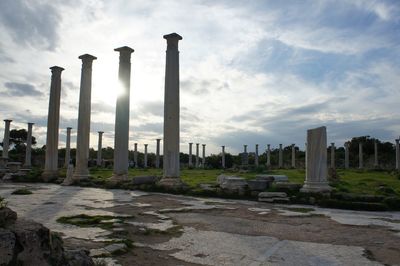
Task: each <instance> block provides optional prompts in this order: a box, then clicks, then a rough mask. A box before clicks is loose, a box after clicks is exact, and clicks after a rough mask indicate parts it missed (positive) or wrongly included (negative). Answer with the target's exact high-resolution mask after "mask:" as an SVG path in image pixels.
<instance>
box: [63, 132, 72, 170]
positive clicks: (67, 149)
mask: <svg viewBox="0 0 400 266" xmlns="http://www.w3.org/2000/svg"><path fill="white" fill-rule="evenodd" d="M71 129H72V127H67V137H66V139H65V161H64V167H65V168H68V165H69V164H70V163H71Z"/></svg>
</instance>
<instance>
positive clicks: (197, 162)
mask: <svg viewBox="0 0 400 266" xmlns="http://www.w3.org/2000/svg"><path fill="white" fill-rule="evenodd" d="M199 145H200V143H196V168H199Z"/></svg>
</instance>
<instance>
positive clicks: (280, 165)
mask: <svg viewBox="0 0 400 266" xmlns="http://www.w3.org/2000/svg"><path fill="white" fill-rule="evenodd" d="M278 155H279V156H278V157H279V158H278V159H279V162H278V167H279V168H282V167H283V150H282V144H279V154H278Z"/></svg>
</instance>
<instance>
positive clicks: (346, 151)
mask: <svg viewBox="0 0 400 266" xmlns="http://www.w3.org/2000/svg"><path fill="white" fill-rule="evenodd" d="M349 145H350V144H349V142H345V143H344V168H345V169H349V167H350V160H349Z"/></svg>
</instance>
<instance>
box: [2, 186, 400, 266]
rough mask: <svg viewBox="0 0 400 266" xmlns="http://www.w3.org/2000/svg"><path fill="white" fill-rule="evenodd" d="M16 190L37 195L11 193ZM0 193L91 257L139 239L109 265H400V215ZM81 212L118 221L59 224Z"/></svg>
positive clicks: (107, 195)
mask: <svg viewBox="0 0 400 266" xmlns="http://www.w3.org/2000/svg"><path fill="white" fill-rule="evenodd" d="M17 188H28V189H30V190H31V191H32V192H33V194H30V195H12V194H11V193H12V192H13V191H14V190H15V189H17ZM0 196H2V197H5V198H6V200H7V201H8V206H9V207H11V208H12V209H13V210H15V211H17V213H18V215H19V217H24V218H29V219H32V220H35V221H37V222H40V223H43V224H44V225H45V226H47V227H48V228H50V229H51V230H53V231H57V232H60V233H61V234H62V236H63V238H64V241H65V244H66V246H69V247H74V246H80V247H85V248H87V249H89V250H91V254H92V255H99V254H102V252H101V251H104V250H110V242H116V241H119V240H121V239H129V240H131V241H133V245H134V246H133V248H131V249H129V250H128V252H126V253H123V254H119V255H118V254H114V255H113V256H112V257H111V258H110V257H109V258H107V259H105V260H106V261H107V263H108V265H384V264H386V265H400V213H399V212H357V211H345V210H333V209H323V208H317V207H313V206H300V205H277V204H275V205H274V204H268V203H260V202H250V201H238V200H221V199H211V198H194V197H186V196H175V195H169V194H158V193H144V192H140V191H127V190H116V189H114V190H105V189H96V188H81V187H65V186H58V185H49V184H12V183H0ZM78 214H86V215H109V216H115V217H117V218H116V219H115V221H114V224H113V226H112V227H110V228H107V229H102V228H100V227H97V226H94V227H78V226H74V225H67V224H61V223H58V222H57V221H56V220H57V218H59V217H62V216H72V215H78ZM103 228H104V227H103ZM112 248H114V247H111V249H112Z"/></svg>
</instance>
